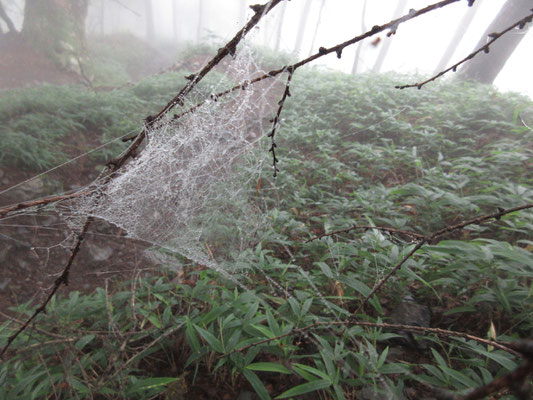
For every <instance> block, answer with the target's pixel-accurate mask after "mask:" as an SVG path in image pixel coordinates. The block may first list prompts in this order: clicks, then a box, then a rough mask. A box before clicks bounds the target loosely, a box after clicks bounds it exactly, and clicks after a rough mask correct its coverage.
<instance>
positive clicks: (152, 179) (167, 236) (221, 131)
mask: <svg viewBox="0 0 533 400" xmlns="http://www.w3.org/2000/svg"><path fill="white" fill-rule="evenodd" d="M261 72H262V71H260V70H259V67H258V66H257V64H256V63H255V62H254V61H253V56H252V52H251V50H250V49H249V48H248V47H246V46H244V47H243V48H242V49H240V51H239V52H238V53H237V55H236V57H235V58H234V59H233V60H231V61H230V62H229V63H228V64H227V65H226V66H225V67H224V77H223V78H221V79H220V81H219V83H218V84H216V85H212V86H210V87H209V88H208V91H206V90H205V87H204V88H203V89H200V90H199V91H197V93H195V94H194V95H193V96H192V98H197V99H198V98H207V99H208V100H207V101H205V103H204V104H203V105H201V106H200V107H198V108H196V109H195V110H194V111H193V112H189V113H186V114H185V115H183V116H182V117H181V118H178V119H173V118H172V117H169V118H167V120H165V121H163V123H161V124H159V125H158V126H157V127H155V128H153V129H151V130H149V131H148V134H147V137H146V140H145V143H146V144H145V147H144V148H143V149H142V151H141V152H140V154H139V155H138V156H137V157H136V158H135V159H133V160H131V161H130V162H129V163H128V164H127V165H125V166H124V167H123V168H122V169H120V170H119V171H118V173H117V175H116V176H115V177H114V178H113V179H112V180H111V181H110V182H109V183H108V184H106V185H104V184H103V182H104V181H103V180H102V181H97V182H96V183H95V185H96V190H95V191H94V192H92V193H91V195H89V196H86V197H83V198H81V199H80V200H78V201H76V202H75V203H74V206H73V209H72V210H70V212H71V213H72V215H73V217H72V220H71V224H72V226H75V227H78V228H79V227H80V226H81V225H82V220H83V218H85V217H88V216H91V217H95V218H98V219H101V220H105V221H107V222H109V223H111V224H113V225H115V226H117V227H120V228H122V229H123V230H124V231H125V232H127V235H128V236H129V237H131V238H135V239H140V240H143V241H145V242H147V243H150V244H152V245H153V246H154V248H156V249H158V251H159V252H163V253H164V252H171V253H173V254H175V253H178V254H180V255H183V256H185V257H187V258H188V259H190V260H193V261H195V262H198V263H201V264H204V265H208V266H215V265H216V266H218V265H220V264H221V263H222V262H224V261H229V260H232V259H233V257H234V255H235V254H237V253H238V252H241V251H242V250H243V249H244V248H247V247H248V246H250V245H251V244H253V243H254V242H256V241H257V234H258V231H259V230H261V229H263V228H264V227H265V224H266V223H267V222H266V221H267V219H266V218H265V209H264V207H263V202H262V199H261V193H262V191H260V190H259V188H260V185H261V180H260V176H261V171H262V169H263V166H269V165H268V163H270V160H268V159H267V157H268V156H269V154H268V148H265V146H262V145H261V142H262V141H261V137H263V136H264V135H263V129H267V128H269V127H270V126H269V124H268V120H269V119H270V118H271V116H272V112H273V110H274V108H273V106H272V105H271V103H273V104H276V102H277V100H278V99H279V97H278V96H279V93H280V89H282V88H283V87H282V86H281V85H280V83H278V82H276V80H274V79H273V80H270V81H269V82H267V83H266V85H267V86H265V84H262V85H247V84H246V82H247V81H249V80H250V78H251V76H257V74H259V73H261ZM228 83H229V84H232V85H233V84H235V83H243V85H242V88H241V89H238V90H236V91H234V92H232V93H230V94H229V95H228V96H224V97H220V98H216V97H215V96H214V93H217V92H218V91H220V90H224V89H226V88H227V87H228ZM280 86H281V88H280ZM194 104H196V103H195V101H192V100H189V101H188V102H187V103H186V104H185V106H184V107H183V108H182V110H178V111H177V113H178V114H179V113H180V112H182V111H183V110H187V109H188V108H189V107H192V106H193V105H194ZM263 121H265V122H267V124H266V125H265V126H263Z"/></svg>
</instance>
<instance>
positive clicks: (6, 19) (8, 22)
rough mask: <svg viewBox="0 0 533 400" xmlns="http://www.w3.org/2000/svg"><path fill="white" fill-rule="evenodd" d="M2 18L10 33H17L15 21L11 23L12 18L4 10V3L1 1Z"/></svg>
mask: <svg viewBox="0 0 533 400" xmlns="http://www.w3.org/2000/svg"><path fill="white" fill-rule="evenodd" d="M0 18H2V19H3V20H4V22H5V23H6V26H7V31H8V32H16V31H17V30H16V29H15V24H13V21H11V18H9V15H7V13H6V10H5V9H4V6H3V4H2V2H1V1H0Z"/></svg>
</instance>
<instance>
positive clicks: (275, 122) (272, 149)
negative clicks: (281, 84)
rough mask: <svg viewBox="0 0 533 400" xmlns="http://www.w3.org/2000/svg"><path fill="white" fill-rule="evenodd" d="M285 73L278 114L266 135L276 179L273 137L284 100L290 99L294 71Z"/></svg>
mask: <svg viewBox="0 0 533 400" xmlns="http://www.w3.org/2000/svg"><path fill="white" fill-rule="evenodd" d="M287 71H288V72H289V76H288V77H287V83H286V84H285V91H284V92H283V96H282V97H281V100H280V101H279V102H278V105H279V107H278V112H277V113H276V116H275V117H274V118H273V119H272V120H271V121H270V122H272V131H271V132H270V133H269V134H268V135H267V137H269V138H270V139H271V141H272V143H271V145H270V149H269V150H268V151H269V152H270V153H272V167H273V168H274V177H276V175H277V174H278V172H279V169H278V165H277V164H278V159H277V158H276V147H277V145H276V140H275V135H276V130H277V128H278V126H279V124H280V118H279V117H280V115H281V110H283V105H284V104H285V100H286V99H287V97H291V90H290V86H291V79H292V75H293V74H294V70H293V69H287Z"/></svg>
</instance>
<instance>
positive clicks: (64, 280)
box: [0, 217, 93, 358]
mask: <svg viewBox="0 0 533 400" xmlns="http://www.w3.org/2000/svg"><path fill="white" fill-rule="evenodd" d="M92 220H93V219H92V218H91V217H89V218H87V220H86V221H85V224H84V225H83V228H82V230H81V232H80V234H79V235H78V237H77V239H76V243H75V244H74V246H73V247H72V250H71V253H70V257H69V259H68V261H67V263H66V265H65V267H64V268H63V272H62V273H61V275H60V276H59V277H58V278H57V279H56V280H55V281H54V286H53V287H52V290H51V291H50V293H49V294H48V297H47V298H46V300H45V301H44V302H43V303H42V304H41V305H40V306H39V307H37V309H36V310H35V311H34V312H33V314H32V315H31V317H30V318H28V320H26V322H24V324H23V325H22V326H21V327H20V328H19V329H18V330H17V331H16V332H15V333H14V334H12V335H11V336H10V337H9V338H8V339H7V343H6V345H5V346H4V347H3V349H2V351H1V352H0V358H1V357H3V356H4V353H5V352H6V351H7V349H8V348H9V346H10V345H11V343H13V341H14V340H15V339H16V338H17V336H18V335H20V334H21V333H22V331H24V330H25V329H26V328H27V327H28V325H29V324H30V323H31V321H33V320H34V319H35V317H37V316H38V315H39V314H40V313H42V312H44V311H45V310H46V306H47V305H48V303H49V302H50V300H52V297H54V295H55V294H56V292H57V291H58V289H59V288H60V286H61V285H65V286H68V278H69V274H70V268H71V267H72V263H73V262H74V259H75V258H76V256H77V255H78V252H79V251H80V247H81V243H82V242H83V238H84V237H85V234H86V233H87V230H88V229H89V225H90V224H91V222H92Z"/></svg>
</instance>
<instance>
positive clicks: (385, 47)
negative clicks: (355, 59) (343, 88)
mask: <svg viewBox="0 0 533 400" xmlns="http://www.w3.org/2000/svg"><path fill="white" fill-rule="evenodd" d="M406 5H407V0H398V4H397V5H396V10H394V14H393V15H392V18H393V19H394V18H398V17H401V16H402V14H403V10H405V6H406ZM393 36H394V35H391V36H390V37H386V38H385V40H383V44H382V45H381V50H380V52H379V54H378V58H377V59H376V63H375V64H374V67H373V68H372V71H374V72H379V71H380V70H381V67H382V66H383V61H385V57H386V56H387V53H388V52H389V49H390V45H391V42H392V38H393Z"/></svg>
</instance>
